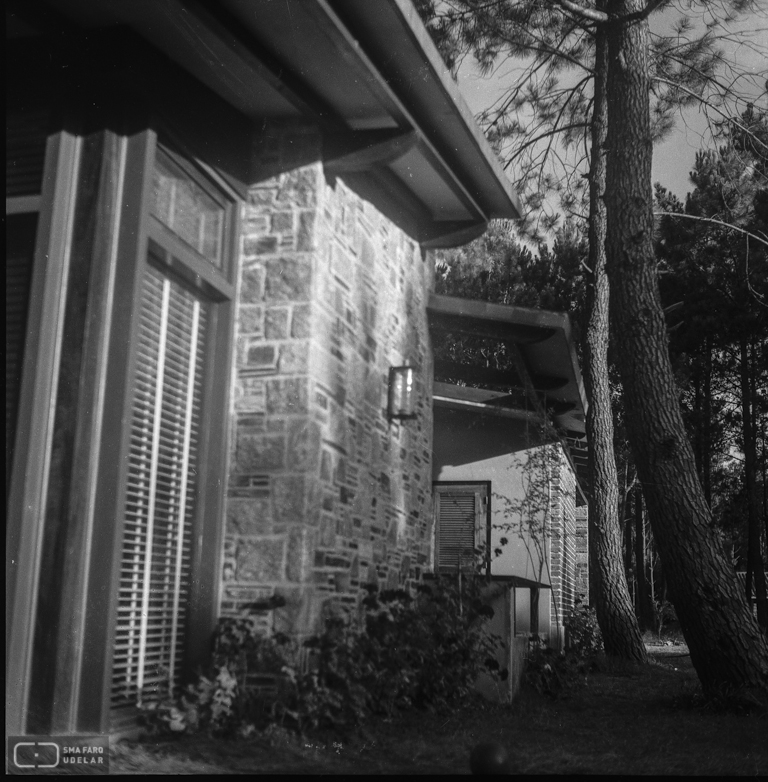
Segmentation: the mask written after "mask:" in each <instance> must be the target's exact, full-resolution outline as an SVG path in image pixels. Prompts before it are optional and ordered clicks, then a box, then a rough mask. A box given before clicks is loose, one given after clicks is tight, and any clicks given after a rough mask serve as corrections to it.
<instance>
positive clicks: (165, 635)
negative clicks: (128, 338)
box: [112, 266, 208, 709]
mask: <svg viewBox="0 0 768 782" xmlns="http://www.w3.org/2000/svg"><path fill="white" fill-rule="evenodd" d="M207 322H208V304H207V303H206V302H205V301H204V300H202V299H200V298H199V297H198V296H197V295H196V294H193V293H192V292H190V291H189V290H188V289H187V288H185V287H183V286H182V285H180V284H179V283H177V282H176V281H175V280H172V279H171V278H169V277H167V276H165V275H164V274H163V273H161V272H160V271H158V270H157V269H155V268H154V267H153V266H147V270H146V276H145V279H144V288H143V292H142V302H141V313H140V327H139V328H140V334H139V340H138V349H137V359H136V376H135V384H134V398H133V420H132V422H131V439H130V457H129V474H128V482H127V498H126V505H125V518H124V525H125V526H124V535H123V545H122V555H121V563H120V587H119V595H118V606H117V627H116V633H115V650H114V657H113V675H112V706H113V708H118V709H119V708H120V707H124V706H131V705H133V704H135V703H136V701H137V699H138V700H141V699H142V697H143V698H145V699H146V698H152V697H153V693H156V692H157V688H158V687H162V686H163V685H164V684H165V682H166V681H168V680H170V681H171V682H173V683H177V682H178V680H179V676H180V674H181V667H182V665H181V664H182V657H183V652H184V633H185V619H186V602H187V595H188V589H189V579H190V555H191V551H190V549H191V537H192V524H193V519H194V514H195V502H196V482H197V463H198V448H199V437H200V414H201V402H202V399H201V397H202V382H203V371H204V353H205V345H206V327H207ZM142 691H143V693H142Z"/></svg>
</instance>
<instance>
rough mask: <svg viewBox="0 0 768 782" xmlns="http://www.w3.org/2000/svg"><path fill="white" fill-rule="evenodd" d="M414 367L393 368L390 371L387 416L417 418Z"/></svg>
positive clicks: (391, 417)
mask: <svg viewBox="0 0 768 782" xmlns="http://www.w3.org/2000/svg"><path fill="white" fill-rule="evenodd" d="M415 379H416V377H415V371H414V368H413V367H392V368H391V369H390V370H389V395H388V400H387V415H388V417H389V418H390V420H391V419H393V418H399V419H403V418H416V383H415Z"/></svg>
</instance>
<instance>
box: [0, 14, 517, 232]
mask: <svg viewBox="0 0 768 782" xmlns="http://www.w3.org/2000/svg"><path fill="white" fill-rule="evenodd" d="M37 5H38V4H36V3H34V2H31V0H27V1H26V2H23V3H12V6H11V7H12V8H15V9H16V10H15V11H14V10H12V11H11V12H9V11H8V10H7V11H6V20H7V27H8V28H9V32H8V34H9V35H14V29H12V28H15V29H19V28H20V27H21V24H20V21H21V20H25V21H26V20H29V19H30V13H29V10H28V9H29V8H30V7H35V6H37ZM41 5H42V4H41ZM42 7H47V8H51V9H53V10H54V11H55V12H57V13H58V14H60V16H61V18H63V19H66V20H67V21H69V22H70V23H72V24H74V25H76V26H77V27H78V28H84V29H86V30H91V29H94V28H108V27H114V26H118V25H121V26H126V27H129V28H131V29H132V30H134V32H136V33H138V35H139V36H141V37H142V38H144V39H145V40H146V41H148V42H149V43H151V44H152V45H153V46H155V47H156V48H157V49H159V50H160V51H161V52H163V53H164V54H165V55H166V56H167V57H168V58H169V59H171V60H172V61H174V62H175V63H177V65H180V66H181V67H182V68H183V69H184V70H186V71H187V72H188V73H190V74H191V75H193V76H194V77H195V78H196V79H197V80H198V81H200V82H202V83H203V84H205V85H206V86H207V87H208V88H210V89H211V90H213V91H214V92H215V93H217V94H218V95H219V96H220V97H221V98H223V99H224V100H226V101H227V102H228V103H229V104H230V105H232V106H233V107H234V108H236V109H237V110H238V111H239V112H241V113H242V114H244V115H245V116H246V117H248V118H250V119H251V120H252V121H253V122H254V123H257V122H258V123H263V122H264V121H265V120H267V121H269V120H275V121H283V120H303V121H310V122H313V123H316V124H317V125H318V126H319V127H320V128H321V130H322V131H323V132H324V136H325V137H327V139H328V144H329V145H330V146H329V148H332V150H335V154H334V161H335V165H336V170H333V171H332V172H331V173H333V174H338V175H340V176H343V177H345V179H347V178H348V179H349V180H350V181H351V183H352V186H354V184H355V180H356V179H357V180H358V184H361V186H362V187H363V189H365V187H366V185H367V186H368V187H369V188H370V186H371V185H370V183H371V182H373V183H374V187H376V188H378V189H380V190H381V189H388V190H389V191H390V196H391V200H393V201H397V200H402V201H403V203H404V204H405V207H404V211H410V212H416V213H421V214H420V218H421V219H419V220H418V221H417V223H418V225H419V228H418V230H417V231H415V233H417V234H418V235H417V236H416V237H415V238H417V239H419V241H421V242H422V244H424V245H426V246H427V247H440V246H451V245H455V244H461V243H464V242H467V241H470V240H471V239H472V238H474V237H475V236H478V235H479V234H481V233H482V231H483V230H484V229H485V226H486V224H487V222H488V220H490V219H493V218H517V217H519V216H520V207H519V201H518V199H517V196H516V194H515V192H514V190H513V188H512V186H511V184H510V182H509V180H508V179H507V177H506V175H505V173H504V171H503V169H502V167H501V165H500V163H499V161H498V159H497V158H496V156H495V154H494V152H493V150H492V149H491V147H490V146H489V144H488V142H487V141H486V139H485V137H484V136H483V134H482V132H481V131H480V129H479V128H478V126H477V124H476V122H475V120H474V118H473V116H472V113H471V111H470V110H469V108H468V107H467V105H466V103H465V102H464V100H463V98H462V96H461V94H460V93H459V90H458V87H457V85H456V83H455V82H454V81H453V79H452V78H451V76H450V73H449V71H448V69H447V68H446V67H445V65H444V63H443V61H442V59H441V57H440V55H439V53H438V51H437V49H436V48H435V46H434V44H433V43H432V41H431V39H430V37H429V34H428V32H427V30H426V28H425V27H424V25H423V24H422V22H421V20H420V19H419V17H418V15H417V13H416V11H415V9H414V7H413V5H412V3H411V2H410V0H366V1H365V2H359V0H312V2H308V1H307V0H219V2H216V3H207V2H195V1H194V0H130V1H129V2H126V0H47V2H46V3H45V4H44V5H42ZM25 9H27V10H25ZM9 13H10V16H9ZM9 19H10V20H11V22H12V24H8V20H9ZM22 24H23V21H22ZM31 26H32V28H34V24H32V25H31ZM26 32H29V30H27V31H26ZM339 150H341V151H339ZM361 153H362V154H361ZM363 179H365V180H366V181H365V182H362V180H363Z"/></svg>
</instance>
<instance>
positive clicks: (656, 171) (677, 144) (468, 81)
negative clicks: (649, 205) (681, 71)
mask: <svg viewBox="0 0 768 782" xmlns="http://www.w3.org/2000/svg"><path fill="white" fill-rule="evenodd" d="M671 18H672V14H671V13H667V14H662V15H660V16H659V18H657V19H655V20H654V21H653V24H652V27H655V28H656V29H657V30H659V31H660V30H661V29H663V28H664V27H665V26H668V25H669V23H670V20H671ZM720 29H721V32H723V33H726V32H727V33H728V39H727V40H725V41H724V42H723V49H724V55H725V59H726V60H727V61H729V62H733V63H735V64H736V65H737V66H738V68H739V70H740V71H742V72H743V73H744V74H745V75H744V76H743V77H742V78H740V79H739V80H738V84H739V85H740V87H743V88H744V90H745V91H748V93H749V94H750V95H751V96H752V97H754V99H755V100H756V102H758V104H761V105H764V106H765V105H766V104H767V103H768V96H766V80H768V0H759V3H758V5H757V9H756V10H755V11H754V12H752V13H751V14H750V15H748V16H747V17H745V18H744V19H743V20H742V21H741V22H739V23H738V24H736V25H734V26H733V27H732V28H729V29H728V30H726V29H725V28H724V27H723V28H720ZM510 78H514V77H513V75H512V72H511V70H510V68H508V67H507V68H500V69H499V70H498V71H497V72H496V73H494V74H492V75H491V76H488V77H483V76H481V75H479V73H478V72H477V70H476V69H475V68H474V67H473V65H472V63H471V61H470V60H469V59H467V60H465V62H464V63H463V64H462V67H461V69H460V70H459V88H460V89H461V92H462V94H463V96H464V99H465V100H466V101H467V103H468V105H469V107H470V108H471V109H472V111H473V112H475V113H478V112H480V111H481V110H482V109H484V108H487V107H488V106H489V105H490V104H491V103H493V102H494V99H495V98H497V97H498V96H499V95H501V94H503V91H504V86H503V85H504V81H505V80H509V79H510ZM507 83H508V81H507ZM710 114H712V116H714V117H715V118H717V114H713V113H712V112H710ZM709 146H712V141H711V136H710V134H709V133H708V119H707V113H706V112H705V111H703V110H702V109H701V108H695V107H692V108H688V109H686V110H685V111H684V112H683V113H682V115H681V116H678V120H677V123H676V127H675V130H674V131H673V133H672V134H671V135H670V136H669V137H668V138H667V139H666V140H665V141H664V142H663V143H661V144H659V145H658V146H657V147H656V148H655V149H654V155H653V181H654V182H660V183H661V184H662V185H664V187H666V188H667V189H668V190H671V191H672V192H673V193H674V194H675V195H677V196H679V197H680V198H684V197H685V195H686V194H687V193H688V192H689V191H690V190H691V189H692V185H691V184H690V180H689V172H690V171H691V169H692V168H693V164H694V160H695V157H696V152H697V151H698V150H700V149H702V148H704V147H709Z"/></svg>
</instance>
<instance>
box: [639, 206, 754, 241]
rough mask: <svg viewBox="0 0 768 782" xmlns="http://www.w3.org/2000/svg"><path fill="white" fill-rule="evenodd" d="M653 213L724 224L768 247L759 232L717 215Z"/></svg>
mask: <svg viewBox="0 0 768 782" xmlns="http://www.w3.org/2000/svg"><path fill="white" fill-rule="evenodd" d="M653 214H654V215H656V216H657V217H684V218H685V219H686V220H698V221H699V222H702V223H714V224H715V225H722V226H723V227H724V228H731V229H732V230H734V231H738V232H739V233H741V234H744V235H745V236H748V237H749V238H750V239H754V240H755V241H756V242H760V243H761V244H764V245H765V246H766V247H768V240H766V239H763V238H762V237H760V236H758V235H757V234H753V233H752V231H747V229H746V228H739V226H738V225H733V223H726V222H724V221H723V220H718V219H717V218H715V217H699V216H698V215H688V214H684V213H683V212H654V213H653Z"/></svg>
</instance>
